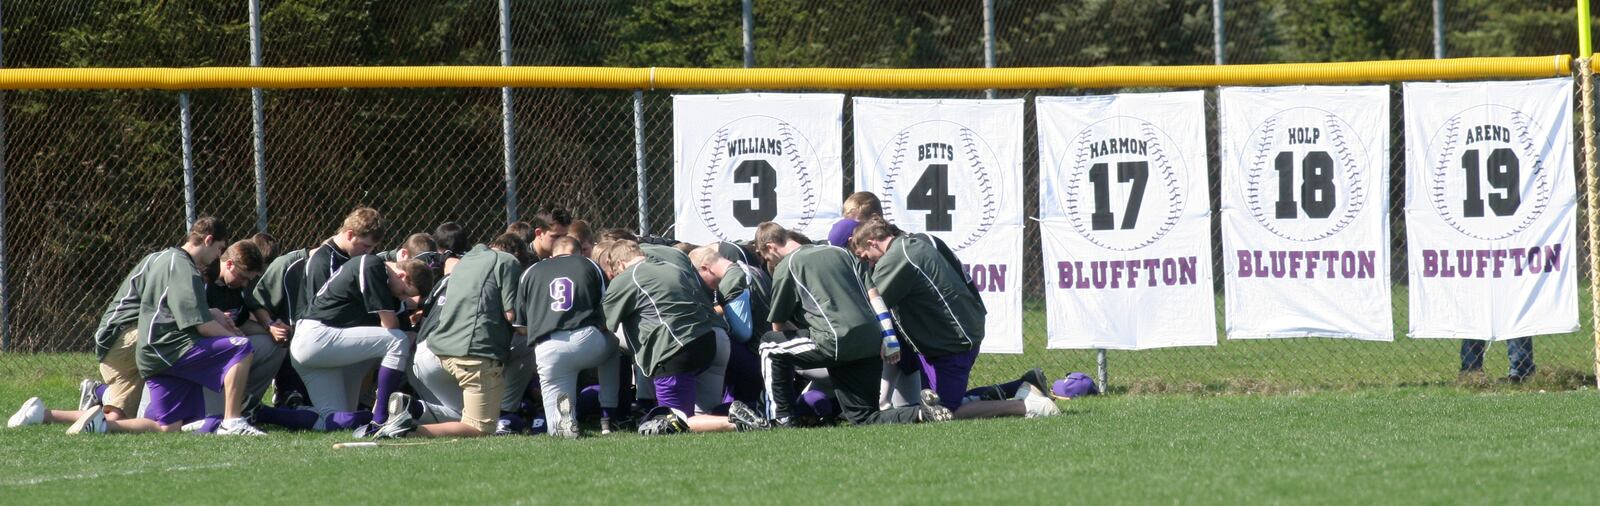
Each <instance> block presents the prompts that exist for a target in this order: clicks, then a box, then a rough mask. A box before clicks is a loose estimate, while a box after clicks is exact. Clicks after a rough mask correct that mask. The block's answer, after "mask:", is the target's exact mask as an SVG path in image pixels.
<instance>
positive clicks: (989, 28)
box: [983, 0, 994, 100]
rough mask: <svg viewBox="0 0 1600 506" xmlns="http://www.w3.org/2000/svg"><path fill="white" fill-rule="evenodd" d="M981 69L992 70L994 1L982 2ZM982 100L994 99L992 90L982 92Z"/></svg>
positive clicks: (984, 0) (986, 0) (985, 0)
mask: <svg viewBox="0 0 1600 506" xmlns="http://www.w3.org/2000/svg"><path fill="white" fill-rule="evenodd" d="M983 68H986V69H992V68H994V0H983ZM983 96H984V98H988V99H990V100H993V99H994V88H990V89H987V90H983Z"/></svg>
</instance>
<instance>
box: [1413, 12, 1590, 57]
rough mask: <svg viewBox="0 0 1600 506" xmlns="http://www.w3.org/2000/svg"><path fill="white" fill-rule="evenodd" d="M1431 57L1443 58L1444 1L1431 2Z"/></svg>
mask: <svg viewBox="0 0 1600 506" xmlns="http://www.w3.org/2000/svg"><path fill="white" fill-rule="evenodd" d="M1582 56H1584V55H1579V57H1582ZM1433 57H1434V59H1443V58H1444V0H1433Z"/></svg>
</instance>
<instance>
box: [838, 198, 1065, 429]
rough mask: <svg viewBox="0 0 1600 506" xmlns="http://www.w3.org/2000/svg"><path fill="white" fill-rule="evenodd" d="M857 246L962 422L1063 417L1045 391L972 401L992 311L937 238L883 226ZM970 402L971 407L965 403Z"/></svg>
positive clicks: (859, 233)
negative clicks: (971, 385) (975, 368)
mask: <svg viewBox="0 0 1600 506" xmlns="http://www.w3.org/2000/svg"><path fill="white" fill-rule="evenodd" d="M850 244H851V247H852V249H853V250H854V251H855V253H856V255H857V256H859V257H861V258H862V259H864V260H865V261H866V263H868V264H870V265H871V266H872V270H871V274H870V276H869V277H868V279H869V280H870V281H871V282H872V284H873V286H874V287H876V288H877V291H878V294H880V295H881V296H882V297H883V301H884V303H885V304H887V305H888V306H889V307H890V308H891V309H893V310H894V311H895V312H896V313H898V314H899V316H900V322H901V325H902V327H903V328H904V329H905V337H906V339H907V340H909V341H910V342H911V345H912V347H914V348H915V349H916V350H917V351H918V352H919V354H920V356H921V358H920V360H921V365H922V375H923V377H924V378H925V379H926V381H927V382H928V384H929V385H930V386H932V388H933V389H934V391H935V392H937V393H938V394H939V398H940V399H943V404H944V407H946V408H949V409H950V410H951V411H953V412H954V413H955V415H956V417H957V418H987V417H996V416H1027V417H1029V418H1033V417H1041V416H1054V415H1058V414H1060V413H1061V410H1060V409H1059V408H1057V407H1056V404H1055V401H1053V400H1051V399H1050V398H1049V396H1047V395H1046V394H1045V393H1044V392H1045V389H1046V388H1048V387H1047V386H1043V383H1045V382H1044V380H1043V379H1042V378H1040V379H1038V380H1037V381H1038V383H1040V384H1038V385H1036V384H1034V383H1031V382H1024V381H1022V380H1019V381H1018V382H1017V383H1018V384H1017V386H1016V387H1014V388H1017V389H1018V390H1017V392H1016V393H1015V394H1014V397H1013V400H970V401H966V399H965V397H966V394H967V380H968V377H969V376H970V375H971V373H972V365H973V363H974V362H975V361H976V360H977V358H978V350H979V346H980V345H981V344H982V342H983V334H984V317H985V310H984V307H983V300H982V299H981V298H980V297H979V294H978V291H977V289H976V288H974V287H973V286H972V285H971V284H970V283H968V282H967V280H966V279H965V278H964V277H963V276H962V274H961V271H960V265H961V263H960V261H959V260H958V259H957V258H956V256H955V253H954V252H952V251H950V249H949V248H947V247H945V246H944V244H943V243H942V242H940V241H938V240H937V239H935V238H934V237H933V236H931V235H927V234H906V233H904V232H901V231H900V229H898V228H896V227H895V226H894V225H891V224H889V223H888V222H887V221H884V220H882V219H872V220H868V221H866V222H865V223H862V224H861V225H860V226H858V227H856V229H855V232H854V233H853V235H851V238H850ZM963 401H966V402H963Z"/></svg>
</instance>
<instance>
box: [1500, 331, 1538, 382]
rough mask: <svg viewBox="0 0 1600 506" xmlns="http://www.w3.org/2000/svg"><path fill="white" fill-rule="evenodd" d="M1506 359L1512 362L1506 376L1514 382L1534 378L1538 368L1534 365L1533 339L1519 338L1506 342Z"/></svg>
mask: <svg viewBox="0 0 1600 506" xmlns="http://www.w3.org/2000/svg"><path fill="white" fill-rule="evenodd" d="M1506 358H1507V359H1509V360H1510V361H1511V368H1510V371H1508V372H1506V376H1507V377H1509V378H1511V380H1512V381H1522V380H1523V379H1524V378H1527V377H1528V376H1532V375H1533V372H1534V371H1535V370H1537V369H1538V367H1536V366H1534V364H1533V338H1532V337H1519V338H1516V339H1511V340H1508V341H1506Z"/></svg>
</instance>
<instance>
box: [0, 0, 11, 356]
mask: <svg viewBox="0 0 1600 506" xmlns="http://www.w3.org/2000/svg"><path fill="white" fill-rule="evenodd" d="M4 10H5V9H0V11H4ZM4 26H5V23H3V22H0V27H4ZM3 31H4V30H0V32H3ZM0 38H3V37H0ZM3 46H4V44H0V68H4V67H5V58H4V56H5V50H4V47H3ZM6 148H7V145H6V100H5V93H4V92H0V353H3V352H7V351H11V292H10V291H9V290H7V288H6V270H7V264H6V154H7V153H8V152H9V151H8V150H7V149H6Z"/></svg>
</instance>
